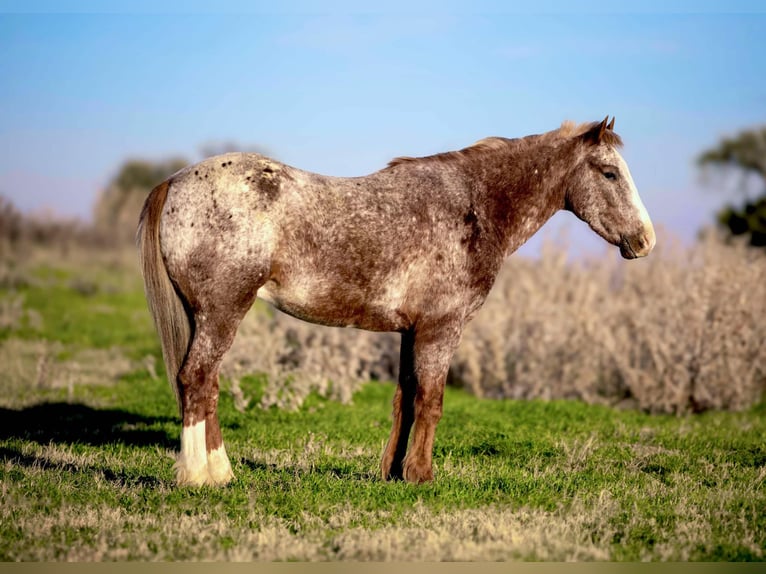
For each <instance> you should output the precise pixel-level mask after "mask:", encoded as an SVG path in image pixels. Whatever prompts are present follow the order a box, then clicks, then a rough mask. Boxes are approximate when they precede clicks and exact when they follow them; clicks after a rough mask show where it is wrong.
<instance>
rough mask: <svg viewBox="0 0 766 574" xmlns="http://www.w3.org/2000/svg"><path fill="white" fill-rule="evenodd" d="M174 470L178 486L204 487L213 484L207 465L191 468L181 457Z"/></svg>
mask: <svg viewBox="0 0 766 574" xmlns="http://www.w3.org/2000/svg"><path fill="white" fill-rule="evenodd" d="M173 468H174V470H175V471H176V484H178V486H202V485H203V484H208V483H210V482H211V480H210V473H208V470H207V464H205V465H202V466H199V467H196V468H189V467H188V466H186V464H184V461H183V460H181V458H180V457H179V459H178V461H177V462H176V463H175V465H173Z"/></svg>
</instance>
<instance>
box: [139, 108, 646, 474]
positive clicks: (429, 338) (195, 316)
mask: <svg viewBox="0 0 766 574" xmlns="http://www.w3.org/2000/svg"><path fill="white" fill-rule="evenodd" d="M607 120H608V117H607V118H605V119H604V121H602V122H594V123H591V124H584V125H581V126H575V125H574V124H572V123H570V122H564V123H563V124H562V125H561V127H560V128H559V129H556V130H553V131H550V132H547V133H544V134H539V135H531V136H527V137H524V138H519V139H505V138H495V137H493V138H487V139H483V140H481V141H479V142H477V143H476V144H474V145H472V146H470V147H467V148H465V149H462V150H460V151H453V152H447V153H441V154H437V155H433V156H429V157H423V158H410V157H403V158H397V159H394V160H393V161H391V162H390V163H389V164H388V166H387V167H386V168H384V169H382V170H381V171H378V172H376V173H373V174H371V175H368V176H365V177H352V178H338V177H326V176H323V175H318V174H314V173H309V172H306V171H302V170H299V169H295V168H293V167H290V166H287V165H284V164H282V163H279V162H276V161H273V160H271V159H268V158H266V157H263V156H261V155H258V154H246V153H230V154H226V155H221V156H217V157H212V158H209V159H206V160H204V161H202V162H201V163H198V164H196V165H193V166H191V167H187V168H185V169H183V170H181V171H179V172H178V173H176V174H175V175H173V176H171V177H170V178H169V179H167V180H166V181H165V182H163V183H161V184H160V185H158V186H157V187H156V188H155V189H154V190H153V191H152V192H151V194H150V195H149V197H148V198H147V200H146V203H145V205H144V209H143V212H142V214H141V219H140V222H139V227H138V233H137V242H138V246H139V251H140V259H141V264H142V270H143V274H144V282H145V288H146V296H147V299H148V302H149V308H150V310H151V313H152V315H153V317H154V321H155V325H156V327H157V331H158V332H159V335H160V339H161V343H162V351H163V356H164V359H165V365H166V367H167V373H168V377H169V380H170V383H171V386H172V387H173V389H174V391H175V393H176V398H177V401H178V405H179V408H180V411H181V415H182V418H183V431H182V434H181V452H180V454H179V456H178V459H177V463H176V467H175V468H176V479H177V482H178V483H179V484H190V485H200V484H205V483H208V484H225V483H227V482H228V481H230V480H231V479H232V478H233V476H234V475H233V473H232V469H231V464H230V463H229V459H228V456H227V455H226V450H225V448H224V444H223V439H222V436H221V429H220V426H219V423H218V416H217V413H216V411H217V404H218V370H219V366H220V364H221V360H222V358H223V356H224V354H225V353H226V352H227V350H228V349H229V347H230V346H231V344H232V341H233V340H234V335H235V333H236V331H237V327H238V325H239V323H240V321H241V320H242V318H243V317H244V315H245V314H246V312H247V311H248V309H249V308H250V306H251V305H252V304H253V302H254V301H255V298H256V297H261V298H262V299H265V300H266V301H269V302H270V303H272V304H273V305H274V306H275V307H277V308H278V309H281V310H282V311H284V312H286V313H289V314H290V315H293V316H295V317H298V318H300V319H304V320H306V321H310V322H313V323H319V324H322V325H333V326H338V327H357V328H359V329H368V330H372V331H398V332H400V333H401V335H402V339H401V355H400V368H399V384H398V387H397V389H396V393H395V396H394V401H393V427H392V429H391V435H390V437H389V440H388V444H387V445H386V447H385V450H384V452H383V460H382V462H381V471H382V476H383V478H384V479H392V478H403V479H404V480H407V481H410V482H415V483H419V482H424V481H429V480H432V479H433V470H432V462H431V456H432V451H433V442H434V432H435V429H436V424H437V422H438V421H439V419H440V418H441V415H442V398H443V394H444V384H445V379H446V375H447V370H448V367H449V364H450V360H451V358H452V355H453V352H454V351H455V348H456V347H457V345H458V342H459V341H460V337H461V333H462V331H463V327H464V326H465V324H466V322H467V321H469V320H470V319H471V317H472V316H473V315H474V314H475V313H476V311H477V310H478V309H479V307H481V305H482V303H483V302H484V300H485V298H486V297H487V293H488V292H489V290H490V288H491V287H492V284H493V282H494V281H495V276H496V275H497V273H498V271H499V269H500V266H501V264H502V262H503V260H504V259H505V257H507V256H508V255H510V254H511V253H513V252H514V251H515V250H516V249H517V248H518V247H519V246H520V245H521V244H523V243H524V242H525V241H526V240H527V239H529V237H531V236H532V234H534V233H535V232H536V231H537V230H538V229H539V228H540V226H542V225H543V223H545V222H546V221H547V220H548V219H549V218H550V217H551V216H552V215H553V214H554V213H555V212H556V211H558V210H560V209H566V210H569V211H572V212H573V213H574V214H575V215H576V216H577V217H579V218H580V219H582V220H584V221H586V222H587V223H588V224H589V225H590V227H591V228H592V229H593V230H594V231H595V232H596V233H597V234H598V235H600V236H601V237H603V238H604V239H605V240H606V241H608V242H609V243H611V244H614V245H616V246H619V248H620V253H621V254H622V256H623V257H624V258H626V259H633V258H636V257H642V256H644V255H647V254H648V253H649V252H650V251H651V249H652V247H653V246H654V243H655V234H654V229H653V227H652V224H651V222H650V220H649V216H648V214H647V212H646V209H645V208H644V206H643V204H642V202H641V199H640V198H639V196H638V192H637V191H636V187H635V185H634V183H633V180H632V178H631V175H630V172H629V170H628V166H627V165H626V163H625V161H624V160H623V158H622V157H621V156H620V154H619V153H618V151H617V148H618V147H620V146H621V145H622V142H621V139H620V137H619V136H618V135H617V134H615V133H614V131H613V127H614V119H612V121H611V123H609V124H607ZM413 424H414V433H413V437H412V441H411V442H410V441H409V436H410V430H411V427H412V426H413ZM408 442H409V449H408ZM405 455H406V456H405Z"/></svg>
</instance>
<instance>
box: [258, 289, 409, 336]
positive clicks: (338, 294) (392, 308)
mask: <svg viewBox="0 0 766 574" xmlns="http://www.w3.org/2000/svg"><path fill="white" fill-rule="evenodd" d="M258 297H260V298H261V299H263V300H264V301H267V302H269V303H271V304H272V305H274V307H276V308H277V309H279V310H280V311H283V312H285V313H287V314H288V315H292V316H293V317H297V318H298V319H303V320H304V321H308V322H309V323H316V324H318V325H328V326H331V327H355V328H358V329H365V330H367V331H401V330H402V329H405V328H407V327H409V324H408V320H407V317H406V315H405V314H404V313H402V311H401V309H400V305H397V304H396V301H393V300H390V299H389V300H381V299H380V298H379V297H366V296H365V295H364V294H363V293H361V292H358V291H355V290H353V289H346V290H343V289H337V288H336V289H324V288H323V287H322V286H321V285H319V284H310V283H308V282H304V283H300V282H296V283H292V284H290V285H276V284H275V283H273V282H271V281H270V282H268V283H266V284H265V285H263V286H262V287H261V288H260V289H259V290H258Z"/></svg>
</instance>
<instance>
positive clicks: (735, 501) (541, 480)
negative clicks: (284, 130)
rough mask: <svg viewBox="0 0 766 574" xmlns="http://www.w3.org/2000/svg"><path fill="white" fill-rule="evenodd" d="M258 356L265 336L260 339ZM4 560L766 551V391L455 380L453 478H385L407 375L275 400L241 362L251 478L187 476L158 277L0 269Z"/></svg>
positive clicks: (116, 267) (230, 390)
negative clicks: (582, 396) (700, 399)
mask: <svg viewBox="0 0 766 574" xmlns="http://www.w3.org/2000/svg"><path fill="white" fill-rule="evenodd" d="M252 352H253V353H257V352H258V349H256V348H254V349H252ZM0 363H2V365H3V369H2V373H0V498H1V500H2V504H0V560H130V559H133V560H136V559H138V560H217V559H226V560H252V559H256V560H749V561H751V560H764V558H765V557H766V556H765V551H766V440H764V437H766V405H764V404H760V405H758V406H755V407H752V408H750V409H748V410H744V411H742V412H715V411H710V412H706V413H703V414H699V415H687V416H668V415H649V414H645V413H643V412H640V411H638V410H616V409H612V408H609V407H606V406H598V405H587V404H584V403H582V402H576V401H541V400H528V401H519V400H490V399H481V398H477V397H476V396H473V395H471V394H468V393H467V392H465V391H463V390H459V389H453V388H450V389H448V391H447V394H446V397H445V414H444V418H443V419H442V422H441V423H440V425H439V428H438V431H437V436H436V445H435V453H434V461H435V471H436V480H435V482H434V483H432V484H427V485H421V486H413V485H410V484H405V483H401V482H396V483H386V482H383V481H382V480H381V479H380V478H379V476H378V464H379V456H380V454H381V452H382V449H383V446H384V444H385V440H386V438H387V436H388V431H389V428H390V403H391V398H392V396H393V392H394V386H393V384H392V383H389V382H370V383H366V384H364V385H362V386H361V388H360V389H359V390H358V391H357V392H356V393H355V394H354V395H353V400H352V402H351V403H348V404H343V403H341V402H338V401H334V400H329V399H327V398H324V397H322V396H320V395H319V394H317V393H316V392H314V393H312V394H310V395H308V397H306V398H305V400H303V401H302V402H301V403H300V405H299V406H298V407H297V408H296V410H293V411H288V410H281V409H278V408H274V407H272V408H268V409H264V408H262V406H261V404H262V403H261V398H262V395H263V393H264V392H266V388H267V380H268V379H267V375H265V374H249V375H243V376H242V377H241V378H238V379H237V380H236V382H234V383H233V382H232V380H229V379H225V380H224V381H223V383H222V396H221V401H220V415H221V423H222V427H223V432H224V439H225V440H226V444H227V450H228V452H229V454H230V456H231V459H232V464H233V467H234V472H235V474H236V477H237V478H236V480H235V481H234V482H233V483H232V484H231V485H229V486H227V487H225V488H211V487H203V488H198V489H195V488H176V487H175V486H174V484H173V472H172V464H173V460H174V456H175V452H176V450H177V448H178V444H179V435H180V423H179V420H178V416H177V414H176V407H175V402H174V399H173V396H172V392H171V390H170V388H169V387H168V385H167V382H166V381H165V379H164V369H163V368H162V366H161V361H160V355H159V345H158V341H157V338H156V335H155V334H154V331H153V328H152V325H151V320H150V318H149V315H148V312H147V311H146V305H145V301H144V298H143V293H142V291H141V284H140V279H139V278H138V276H137V275H136V273H135V271H134V270H133V269H132V268H131V267H130V266H127V267H126V266H125V265H122V264H120V263H119V262H110V261H109V260H105V261H86V262H79V263H78V264H77V265H76V266H74V265H73V264H70V263H65V262H53V263H52V262H51V261H49V260H47V261H44V262H37V261H34V260H31V261H28V262H26V263H25V265H23V266H21V265H6V266H5V267H4V268H3V269H2V273H0Z"/></svg>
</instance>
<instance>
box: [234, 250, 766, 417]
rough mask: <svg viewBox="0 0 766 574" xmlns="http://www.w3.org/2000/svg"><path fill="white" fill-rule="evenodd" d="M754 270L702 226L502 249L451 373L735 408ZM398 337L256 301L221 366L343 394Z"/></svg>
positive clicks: (516, 385) (751, 374) (278, 386)
mask: <svg viewBox="0 0 766 574" xmlns="http://www.w3.org/2000/svg"><path fill="white" fill-rule="evenodd" d="M764 279H766V257H764V255H763V254H762V253H761V252H757V251H754V250H752V249H748V248H746V247H744V246H742V245H739V244H726V243H724V242H723V241H721V240H720V238H717V237H714V236H710V237H708V238H707V239H705V240H703V241H701V242H700V243H698V244H697V245H695V246H693V247H691V248H684V247H681V246H679V245H676V244H674V242H673V241H672V240H669V239H668V238H665V240H664V241H661V242H660V246H659V247H658V248H657V250H656V252H655V253H653V254H652V255H651V256H650V257H649V258H647V259H645V260H642V261H636V262H625V261H622V260H621V259H620V258H619V255H617V254H616V253H611V252H608V253H607V254H606V255H605V256H604V257H600V258H594V259H591V260H588V261H585V262H581V263H577V264H572V263H569V264H568V263H567V262H566V254H565V252H564V251H563V250H561V249H557V248H556V246H555V245H552V244H551V245H549V246H548V248H547V249H546V250H545V252H544V253H543V256H542V257H541V258H540V260H527V259H523V258H518V257H516V258H514V257H512V258H511V259H510V260H509V261H508V263H507V264H506V266H505V268H504V269H503V271H502V272H501V274H500V276H499V277H498V280H497V282H496V284H495V286H494V288H493V290H492V293H491V294H490V297H489V298H488V300H487V302H486V304H485V306H484V308H483V309H482V310H481V311H480V312H479V314H478V315H477V317H476V318H475V319H474V321H473V322H472V323H470V324H469V326H468V328H467V329H466V331H465V333H464V335H463V340H462V344H461V345H460V348H459V349H458V351H457V354H456V356H455V359H454V361H453V364H452V369H451V373H450V379H451V382H452V383H453V384H457V385H460V386H464V387H466V388H468V389H469V390H470V391H471V392H473V393H474V394H476V395H478V396H484V397H492V398H502V397H512V398H546V399H556V398H568V399H580V400H584V401H585V402H588V403H599V404H610V405H616V404H619V405H620V406H621V407H638V408H640V409H643V410H647V411H650V412H658V413H660V412H661V413H684V412H699V411H702V410H707V409H731V410H740V409H743V408H746V407H748V406H750V405H752V404H754V403H756V402H757V401H758V400H759V399H760V398H761V397H762V396H763V394H764V390H766V321H764V317H766V280H764ZM398 343H399V339H398V335H393V334H376V333H367V332H360V331H355V330H341V329H330V328H322V327H317V326H314V325H309V324H306V323H304V322H302V321H298V320H296V319H293V318H291V317H288V316H285V315H283V314H281V313H276V314H265V313H263V312H262V311H255V312H252V313H250V314H249V315H248V317H247V318H246V320H245V321H244V323H243V325H242V327H241V329H240V332H239V334H238V337H237V340H236V341H235V343H234V347H233V349H232V351H231V353H230V354H229V355H228V356H227V358H226V360H225V363H224V370H223V372H224V374H225V375H227V376H229V377H231V378H233V379H235V380H236V379H237V378H238V377H240V376H242V375H243V374H247V373H253V372H264V373H270V374H271V376H272V379H273V380H272V382H271V383H270V387H269V391H268V393H267V395H266V396H264V397H263V399H262V402H263V406H270V405H279V406H283V407H297V406H298V405H299V404H300V403H301V400H302V398H303V397H305V396H306V395H307V394H308V393H309V392H310V391H312V390H314V391H317V392H319V393H320V394H322V395H323V396H333V397H336V398H339V399H341V400H348V399H349V398H350V397H351V395H352V394H353V391H354V389H355V388H357V387H358V386H359V385H360V384H361V383H363V382H364V381H367V380H370V379H382V380H389V379H395V377H396V365H397V363H398ZM329 381H332V382H333V384H329Z"/></svg>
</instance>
